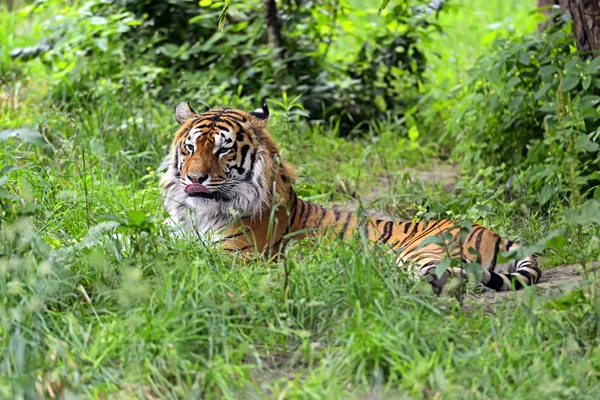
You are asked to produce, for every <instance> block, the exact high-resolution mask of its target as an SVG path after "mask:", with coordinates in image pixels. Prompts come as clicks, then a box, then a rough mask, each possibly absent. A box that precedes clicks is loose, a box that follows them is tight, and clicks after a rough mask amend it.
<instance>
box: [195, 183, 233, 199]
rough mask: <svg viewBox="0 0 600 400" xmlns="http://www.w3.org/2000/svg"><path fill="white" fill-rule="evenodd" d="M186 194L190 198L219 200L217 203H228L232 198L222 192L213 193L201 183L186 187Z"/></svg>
mask: <svg viewBox="0 0 600 400" xmlns="http://www.w3.org/2000/svg"><path fill="white" fill-rule="evenodd" d="M184 190H185V192H186V193H187V195H188V196H189V197H198V198H201V199H209V200H217V201H227V200H231V198H230V197H229V196H227V195H225V194H223V193H221V192H218V191H213V192H211V191H210V190H208V188H207V187H206V186H204V185H201V184H199V183H192V184H189V185H186V186H185V189H184Z"/></svg>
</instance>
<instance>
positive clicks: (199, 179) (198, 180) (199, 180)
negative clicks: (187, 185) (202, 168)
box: [187, 174, 208, 183]
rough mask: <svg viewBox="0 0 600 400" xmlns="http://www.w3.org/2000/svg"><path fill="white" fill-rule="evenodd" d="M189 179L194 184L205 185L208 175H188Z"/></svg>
mask: <svg viewBox="0 0 600 400" xmlns="http://www.w3.org/2000/svg"><path fill="white" fill-rule="evenodd" d="M187 177H188V179H189V180H190V181H192V183H204V182H205V181H206V180H207V179H208V175H200V174H187Z"/></svg>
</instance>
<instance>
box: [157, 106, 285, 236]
mask: <svg viewBox="0 0 600 400" xmlns="http://www.w3.org/2000/svg"><path fill="white" fill-rule="evenodd" d="M268 118H269V109H268V107H267V106H266V105H263V106H262V107H261V108H259V109H257V110H255V111H253V112H251V113H246V112H244V111H240V110H236V109H232V108H221V109H216V110H211V111H207V112H204V113H201V114H198V113H196V112H195V111H194V110H192V108H191V107H190V106H189V104H188V103H183V102H182V103H179V104H177V106H176V107H175V119H176V120H177V122H178V123H179V124H180V125H181V127H180V129H179V130H178V131H177V132H176V134H175V139H174V140H173V144H172V146H171V151H170V153H169V155H168V157H167V158H166V159H165V161H164V162H163V167H164V168H166V170H167V171H166V173H165V175H164V176H163V178H162V180H161V185H162V187H163V195H164V197H165V206H166V208H167V210H168V211H169V213H170V214H171V216H172V217H174V218H175V220H176V221H179V222H191V221H189V215H190V212H191V214H192V216H193V217H194V216H195V217H196V221H195V224H198V223H202V220H204V223H210V221H215V220H227V219H229V218H231V215H232V214H235V213H238V214H241V215H243V216H247V217H250V218H253V219H258V218H260V217H261V216H262V214H263V212H265V210H267V209H268V208H269V207H270V206H271V205H272V202H273V194H274V193H277V195H278V196H277V201H282V202H287V201H288V199H289V196H290V194H291V185H292V183H293V179H294V172H293V170H292V168H291V167H290V166H289V165H288V164H286V163H285V162H284V161H283V160H282V159H281V156H280V153H279V149H278V148H277V145H276V144H275V142H274V141H273V138H272V137H271V135H270V134H269V132H268V131H267V130H266V124H267V120H268ZM207 221H208V222H207Z"/></svg>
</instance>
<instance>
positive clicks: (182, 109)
mask: <svg viewBox="0 0 600 400" xmlns="http://www.w3.org/2000/svg"><path fill="white" fill-rule="evenodd" d="M194 114H196V111H194V110H192V107H190V103H188V102H185V101H182V102H180V103H177V105H176V106H175V119H176V120H177V122H178V123H179V125H183V124H184V123H185V121H187V120H188V118H189V117H191V116H192V115H194Z"/></svg>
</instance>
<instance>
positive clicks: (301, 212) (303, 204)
mask: <svg viewBox="0 0 600 400" xmlns="http://www.w3.org/2000/svg"><path fill="white" fill-rule="evenodd" d="M298 201H299V202H300V204H301V205H302V206H301V208H300V215H298V218H302V216H303V215H304V207H306V203H304V200H302V199H298ZM303 228H304V227H303V226H301V227H300V229H303Z"/></svg>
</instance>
